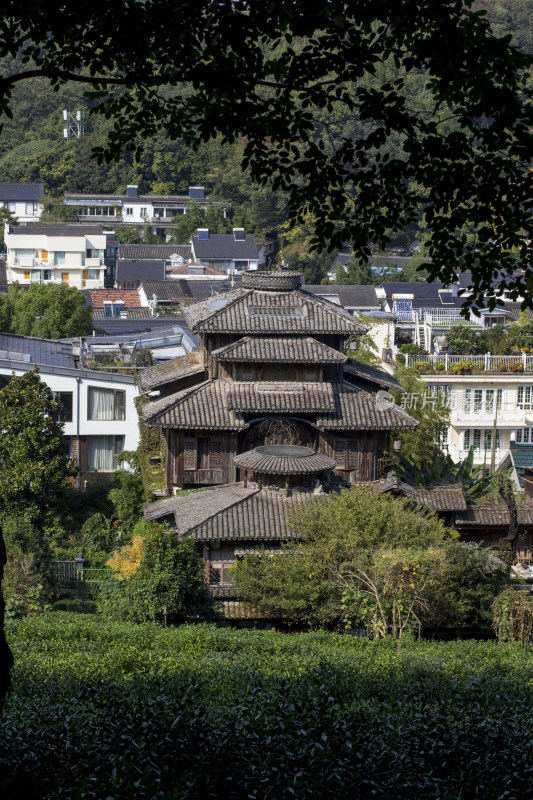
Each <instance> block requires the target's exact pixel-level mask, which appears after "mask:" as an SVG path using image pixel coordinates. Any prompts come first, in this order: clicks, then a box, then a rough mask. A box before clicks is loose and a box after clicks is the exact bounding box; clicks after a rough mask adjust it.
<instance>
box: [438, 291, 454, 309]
mask: <svg viewBox="0 0 533 800" xmlns="http://www.w3.org/2000/svg"><path fill="white" fill-rule="evenodd" d="M439 298H440V302H441V303H442V305H443V306H453V305H454V301H453V293H452V290H451V289H439Z"/></svg>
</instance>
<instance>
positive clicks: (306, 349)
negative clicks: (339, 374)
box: [211, 336, 348, 364]
mask: <svg viewBox="0 0 533 800" xmlns="http://www.w3.org/2000/svg"><path fill="white" fill-rule="evenodd" d="M211 355H212V356H213V358H214V359H215V360H216V361H231V362H236V361H242V362H254V361H257V362H264V363H270V362H279V363H289V364H307V363H309V364H335V363H337V364H339V363H344V362H345V361H347V360H348V357H347V356H345V355H344V353H340V352H339V351H338V350H334V349H333V347H328V345H326V344H323V343H322V342H318V341H317V340H316V339H312V338H311V337H309V336H306V337H305V338H297V339H296V338H289V337H287V336H277V337H272V338H268V337H264V338H263V337H252V336H245V337H244V338H242V339H239V340H238V341H237V342H232V343H231V344H228V345H226V346H225V347H219V348H218V349H217V350H213V351H212V353H211Z"/></svg>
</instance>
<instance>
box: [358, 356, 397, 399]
mask: <svg viewBox="0 0 533 800" xmlns="http://www.w3.org/2000/svg"><path fill="white" fill-rule="evenodd" d="M344 372H345V373H349V374H350V375H354V376H355V377H357V378H363V379H364V380H365V381H370V382H371V383H376V384H378V385H379V386H386V387H387V388H389V389H396V390H397V391H399V392H404V391H405V389H404V388H403V386H401V385H400V384H399V383H398V381H397V380H395V379H394V378H393V377H392V375H389V373H388V372H385V370H383V369H378V368H377V367H371V366H370V364H363V363H362V362H361V361H356V360H355V359H350V360H349V361H348V363H347V364H345V365H344Z"/></svg>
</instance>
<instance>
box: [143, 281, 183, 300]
mask: <svg viewBox="0 0 533 800" xmlns="http://www.w3.org/2000/svg"><path fill="white" fill-rule="evenodd" d="M141 287H142V288H143V289H144V293H145V294H146V296H147V297H148V298H149V299H151V298H152V296H153V295H154V294H155V295H156V297H157V299H158V300H163V301H169V302H173V301H176V302H179V301H180V300H190V299H191V297H192V294H191V290H190V289H189V287H188V285H187V281H184V280H169V281H154V280H143V281H142V283H141Z"/></svg>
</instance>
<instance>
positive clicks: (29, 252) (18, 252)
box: [13, 248, 35, 264]
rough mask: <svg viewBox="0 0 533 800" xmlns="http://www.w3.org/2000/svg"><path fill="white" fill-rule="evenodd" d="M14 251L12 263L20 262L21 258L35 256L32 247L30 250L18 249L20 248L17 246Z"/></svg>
mask: <svg viewBox="0 0 533 800" xmlns="http://www.w3.org/2000/svg"><path fill="white" fill-rule="evenodd" d="M14 253H15V257H14V259H13V263H14V264H20V260H21V259H22V258H31V259H33V258H34V257H35V250H33V248H32V249H31V250H20V249H18V248H17V249H16V250H15V251H14Z"/></svg>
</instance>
